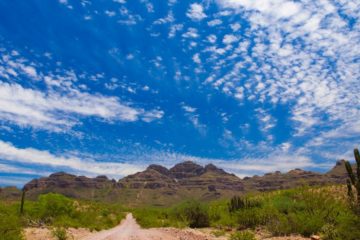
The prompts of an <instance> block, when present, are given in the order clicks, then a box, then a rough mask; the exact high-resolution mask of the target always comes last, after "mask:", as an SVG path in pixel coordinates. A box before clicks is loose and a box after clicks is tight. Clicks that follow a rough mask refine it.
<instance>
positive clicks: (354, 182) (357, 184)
mask: <svg viewBox="0 0 360 240" xmlns="http://www.w3.org/2000/svg"><path fill="white" fill-rule="evenodd" d="M354 156H355V161H356V175H355V174H354V172H353V169H352V166H351V164H350V162H349V161H346V162H345V168H346V171H347V173H348V176H349V179H348V180H347V188H348V196H349V198H350V199H351V200H352V201H353V200H354V193H353V190H352V189H353V187H354V188H355V190H356V206H357V207H358V208H359V209H360V154H359V150H358V149H357V148H355V149H354Z"/></svg>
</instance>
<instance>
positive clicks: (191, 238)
mask: <svg viewBox="0 0 360 240" xmlns="http://www.w3.org/2000/svg"><path fill="white" fill-rule="evenodd" d="M212 230H213V229H211V228H209V229H202V230H199V229H189V228H186V229H177V228H150V229H142V228H141V227H140V226H139V224H137V222H136V220H135V219H134V217H133V216H132V214H131V213H129V214H128V215H127V216H126V218H125V219H124V220H122V222H121V223H120V225H118V226H117V227H114V228H112V229H109V230H104V231H100V232H95V233H93V232H90V231H89V230H87V229H74V228H70V229H68V235H69V239H74V240H226V239H228V235H229V234H227V236H220V237H215V236H213V234H211V232H212ZM24 234H25V239H26V240H55V237H54V236H53V235H52V233H51V229H48V228H27V229H25V231H24ZM257 239H262V240H309V238H303V237H299V236H290V237H273V238H272V237H269V236H265V235H263V234H260V233H257Z"/></svg>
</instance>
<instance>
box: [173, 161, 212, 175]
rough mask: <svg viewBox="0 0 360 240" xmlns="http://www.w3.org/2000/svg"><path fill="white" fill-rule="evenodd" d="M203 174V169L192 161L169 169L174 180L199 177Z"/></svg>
mask: <svg viewBox="0 0 360 240" xmlns="http://www.w3.org/2000/svg"><path fill="white" fill-rule="evenodd" d="M204 172H205V168H204V167H202V166H200V165H198V164H196V163H194V162H192V161H185V162H182V163H178V164H176V165H175V166H174V167H172V168H170V173H171V175H172V176H173V177H174V178H176V179H183V178H190V177H195V176H200V175H201V174H203V173H204Z"/></svg>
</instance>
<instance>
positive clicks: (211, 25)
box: [207, 19, 222, 27]
mask: <svg viewBox="0 0 360 240" xmlns="http://www.w3.org/2000/svg"><path fill="white" fill-rule="evenodd" d="M207 24H208V25H209V26H210V27H214V26H218V25H221V24H222V21H221V20H220V19H214V20H211V21H209V22H208V23H207Z"/></svg>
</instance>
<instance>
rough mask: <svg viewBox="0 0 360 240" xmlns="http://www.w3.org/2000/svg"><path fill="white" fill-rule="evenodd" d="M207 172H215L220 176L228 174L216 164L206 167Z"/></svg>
mask: <svg viewBox="0 0 360 240" xmlns="http://www.w3.org/2000/svg"><path fill="white" fill-rule="evenodd" d="M205 171H206V172H215V173H218V174H226V172H225V171H224V170H223V169H221V168H218V167H217V166H215V165H214V164H211V163H210V164H208V165H206V166H205Z"/></svg>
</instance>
